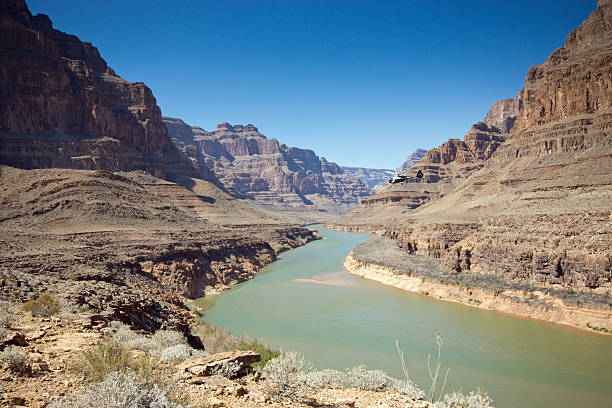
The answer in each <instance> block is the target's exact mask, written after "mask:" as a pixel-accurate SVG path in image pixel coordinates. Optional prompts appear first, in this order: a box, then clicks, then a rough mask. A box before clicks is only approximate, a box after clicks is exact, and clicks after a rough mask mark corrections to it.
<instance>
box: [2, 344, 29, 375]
mask: <svg viewBox="0 0 612 408" xmlns="http://www.w3.org/2000/svg"><path fill="white" fill-rule="evenodd" d="M0 364H5V365H6V367H7V368H8V370H9V371H11V372H13V373H15V374H18V375H25V374H27V373H29V372H30V359H29V358H28V357H26V356H24V355H23V354H21V353H20V352H19V347H17V346H8V347H7V348H5V349H4V350H2V351H0Z"/></svg>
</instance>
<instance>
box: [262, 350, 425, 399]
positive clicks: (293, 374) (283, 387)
mask: <svg viewBox="0 0 612 408" xmlns="http://www.w3.org/2000/svg"><path fill="white" fill-rule="evenodd" d="M263 374H264V378H265V380H266V390H267V391H268V392H269V393H270V394H272V395H274V396H285V397H289V398H292V399H297V400H299V399H300V398H302V399H303V397H304V396H305V395H306V394H307V393H308V391H309V390H317V389H321V388H343V387H347V388H357V389H359V390H362V391H382V390H385V389H394V390H396V391H397V392H400V393H402V394H404V395H407V396H409V397H411V398H413V399H423V398H424V397H425V393H424V392H423V391H421V390H420V389H418V388H417V387H416V385H414V383H413V382H412V381H410V379H409V378H406V379H405V380H398V379H395V378H392V377H389V376H388V375H387V374H386V373H385V372H384V371H380V370H368V369H366V367H365V366H357V367H353V368H351V369H347V370H346V371H345V372H341V371H337V370H322V371H313V370H312V364H311V363H310V362H308V361H306V360H304V357H303V356H301V355H300V354H297V353H293V352H290V353H282V354H281V355H280V356H279V357H277V358H274V359H272V360H270V361H269V362H268V364H266V366H265V367H264V370H263Z"/></svg>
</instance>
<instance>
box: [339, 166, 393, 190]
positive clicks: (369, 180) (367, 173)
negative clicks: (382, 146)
mask: <svg viewBox="0 0 612 408" xmlns="http://www.w3.org/2000/svg"><path fill="white" fill-rule="evenodd" d="M342 170H344V171H345V172H347V173H350V174H352V175H353V176H355V177H357V178H358V179H359V180H361V182H362V183H364V184H365V185H366V186H368V188H370V189H371V190H373V191H375V192H376V191H378V190H380V189H381V188H383V187H384V186H386V185H387V182H388V181H389V179H390V178H391V176H392V175H393V170H390V169H370V168H366V167H347V166H342Z"/></svg>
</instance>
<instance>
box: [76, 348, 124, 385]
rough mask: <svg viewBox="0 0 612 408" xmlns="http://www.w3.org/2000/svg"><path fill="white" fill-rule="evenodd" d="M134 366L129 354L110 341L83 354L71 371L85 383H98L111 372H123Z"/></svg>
mask: <svg viewBox="0 0 612 408" xmlns="http://www.w3.org/2000/svg"><path fill="white" fill-rule="evenodd" d="M133 366H134V360H133V358H132V355H131V353H130V352H129V350H127V349H126V348H125V347H123V346H122V345H120V344H118V343H117V342H115V341H113V340H110V341H106V342H103V343H100V344H98V345H97V346H95V347H92V348H91V349H89V350H86V351H84V352H83V355H82V356H81V357H80V358H78V359H77V360H76V361H75V362H74V363H73V365H72V370H73V371H74V372H76V373H77V374H81V375H83V376H84V377H85V381H87V382H100V381H102V380H104V378H105V377H106V376H107V375H109V374H110V373H112V372H115V371H117V372H125V371H127V370H128V369H130V368H132V367H133Z"/></svg>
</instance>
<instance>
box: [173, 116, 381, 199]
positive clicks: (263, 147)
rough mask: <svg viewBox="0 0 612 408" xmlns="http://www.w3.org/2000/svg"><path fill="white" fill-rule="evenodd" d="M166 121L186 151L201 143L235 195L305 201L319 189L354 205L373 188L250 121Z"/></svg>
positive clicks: (205, 158)
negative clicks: (203, 124)
mask: <svg viewBox="0 0 612 408" xmlns="http://www.w3.org/2000/svg"><path fill="white" fill-rule="evenodd" d="M164 121H165V123H166V125H167V126H168V129H169V132H170V136H171V137H172V139H173V141H174V142H175V143H176V145H177V146H178V147H179V148H180V149H182V150H183V151H190V150H192V149H197V150H198V151H199V154H198V153H195V155H196V156H197V160H199V161H201V162H203V163H204V164H205V165H206V166H209V167H210V168H212V169H213V170H214V172H215V174H217V175H218V177H219V179H220V181H221V182H222V183H223V185H224V186H225V187H226V188H227V189H228V190H229V191H231V192H232V193H234V194H236V195H237V196H242V197H246V198H252V199H256V200H263V201H266V200H276V201H279V200H280V201H284V202H286V203H287V204H288V205H291V204H292V201H294V202H297V203H299V204H302V205H303V204H305V203H306V204H310V201H311V200H312V198H311V197H309V196H310V195H318V196H321V197H325V198H328V199H330V200H332V201H334V202H336V203H337V204H340V205H355V204H357V203H358V200H359V199H360V198H362V197H366V196H367V195H369V194H370V190H369V189H368V187H366V186H365V185H364V184H363V183H361V182H360V181H359V180H358V179H357V178H356V177H354V176H352V175H350V174H348V173H346V172H345V171H343V170H342V168H340V166H338V165H337V164H336V163H333V162H329V161H327V160H326V159H325V158H324V157H319V156H317V155H316V154H315V153H314V152H313V151H312V150H307V149H300V148H297V147H289V146H287V145H285V144H282V143H280V142H279V141H278V140H276V139H268V138H266V137H265V136H264V135H262V134H261V133H259V131H258V129H257V128H256V127H255V126H253V125H251V124H249V125H244V126H243V125H230V124H229V123H226V122H224V123H221V124H219V125H218V126H217V129H216V130H214V131H212V132H206V131H204V130H203V129H201V128H199V127H191V126H189V125H187V124H186V123H184V122H183V121H182V120H180V119H176V118H164ZM190 129H191V132H190ZM189 155H190V157H193V156H191V154H189Z"/></svg>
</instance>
